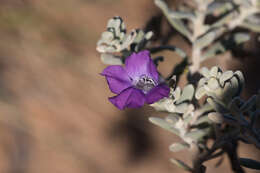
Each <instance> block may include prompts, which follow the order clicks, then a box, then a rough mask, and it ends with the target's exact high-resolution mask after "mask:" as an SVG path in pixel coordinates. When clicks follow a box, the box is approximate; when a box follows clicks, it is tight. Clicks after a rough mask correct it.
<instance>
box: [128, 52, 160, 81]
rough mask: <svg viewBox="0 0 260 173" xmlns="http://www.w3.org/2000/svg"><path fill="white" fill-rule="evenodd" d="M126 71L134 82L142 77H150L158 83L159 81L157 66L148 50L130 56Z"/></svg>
mask: <svg viewBox="0 0 260 173" xmlns="http://www.w3.org/2000/svg"><path fill="white" fill-rule="evenodd" d="M125 70H126V72H127V73H128V75H129V76H130V77H131V78H133V79H134V80H136V79H138V78H139V77H140V76H142V75H147V76H148V77H151V78H153V79H154V80H155V81H156V82H158V80H159V75H158V72H157V69H156V66H155V64H154V63H153V60H152V59H151V57H150V53H149V51H147V50H144V51H141V52H139V53H133V54H132V55H130V56H129V57H128V58H127V59H126V62H125Z"/></svg>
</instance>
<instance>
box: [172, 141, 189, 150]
mask: <svg viewBox="0 0 260 173" xmlns="http://www.w3.org/2000/svg"><path fill="white" fill-rule="evenodd" d="M188 148H189V144H187V143H174V144H172V145H170V147H169V149H170V151H172V152H178V151H183V150H186V149H188Z"/></svg>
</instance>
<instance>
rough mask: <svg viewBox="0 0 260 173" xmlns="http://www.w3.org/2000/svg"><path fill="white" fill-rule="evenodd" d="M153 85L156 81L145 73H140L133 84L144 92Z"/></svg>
mask: <svg viewBox="0 0 260 173" xmlns="http://www.w3.org/2000/svg"><path fill="white" fill-rule="evenodd" d="M155 86H156V82H155V81H154V80H153V79H152V78H150V77H148V76H146V75H142V76H141V77H140V78H139V79H138V81H137V82H136V84H135V87H136V88H138V89H141V90H142V91H143V92H144V93H147V92H148V91H149V90H151V89H152V88H153V87H155Z"/></svg>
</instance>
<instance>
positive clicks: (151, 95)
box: [101, 50, 170, 109]
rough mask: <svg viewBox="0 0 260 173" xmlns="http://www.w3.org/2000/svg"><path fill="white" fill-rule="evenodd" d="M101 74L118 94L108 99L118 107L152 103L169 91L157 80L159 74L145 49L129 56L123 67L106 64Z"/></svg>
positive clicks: (132, 106)
mask: <svg viewBox="0 0 260 173" xmlns="http://www.w3.org/2000/svg"><path fill="white" fill-rule="evenodd" d="M101 75H103V76H105V77H106V80H107V83H108V85H109V88H110V90H111V91H112V92H113V93H115V94H118V95H116V96H114V97H110V98H109V101H110V102H111V103H112V104H114V105H115V106H116V107H117V108H119V109H124V108H125V107H129V108H138V107H141V106H143V105H144V104H145V103H148V104H152V103H154V102H156V101H158V100H160V99H162V98H164V97H167V96H168V95H169V92H170V89H169V87H168V86H167V85H166V84H164V83H160V82H159V74H158V72H157V69H156V66H155V64H154V63H153V61H152V59H151V58H150V53H149V51H147V50H145V51H141V52H139V53H133V54H132V55H131V56H129V57H128V58H127V59H126V62H125V67H123V66H120V65H111V66H108V67H107V68H105V69H104V71H103V72H102V73H101Z"/></svg>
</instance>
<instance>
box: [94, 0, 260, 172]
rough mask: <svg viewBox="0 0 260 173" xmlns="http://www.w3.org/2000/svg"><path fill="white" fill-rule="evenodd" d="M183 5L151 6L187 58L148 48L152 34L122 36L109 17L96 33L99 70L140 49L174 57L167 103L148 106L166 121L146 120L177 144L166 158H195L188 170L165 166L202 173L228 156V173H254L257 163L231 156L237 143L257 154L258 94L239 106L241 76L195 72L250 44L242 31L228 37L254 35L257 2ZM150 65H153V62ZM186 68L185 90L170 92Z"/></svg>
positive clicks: (199, 0) (212, 0)
mask: <svg viewBox="0 0 260 173" xmlns="http://www.w3.org/2000/svg"><path fill="white" fill-rule="evenodd" d="M187 2H188V3H187V4H185V5H183V4H182V5H180V6H179V7H177V8H176V9H175V10H172V9H170V8H169V7H168V6H167V4H166V3H165V2H164V1H163V0H155V4H156V5H157V6H158V7H159V8H160V9H161V10H162V12H163V14H164V15H165V16H166V18H167V19H168V21H169V23H170V24H171V25H172V26H173V27H174V28H175V29H176V30H177V31H179V33H180V34H182V35H183V36H185V37H186V38H187V40H188V41H189V42H190V43H191V45H192V46H191V49H192V51H191V56H188V55H187V54H186V53H185V52H184V51H183V50H181V49H179V48H177V47H174V46H170V45H167V46H165V45H163V46H159V47H151V44H148V43H149V41H150V39H151V37H152V32H148V33H144V31H142V30H132V31H131V32H130V34H127V33H126V27H125V24H124V22H123V20H122V19H121V18H120V17H114V18H112V19H110V20H109V21H108V25H107V30H106V31H105V32H103V33H102V36H101V39H100V40H99V41H98V44H97V50H98V51H99V52H100V53H101V60H102V61H103V62H104V63H105V64H112V65H118V64H123V63H124V60H125V58H126V57H128V56H129V55H130V54H131V53H132V52H138V51H140V50H142V49H148V50H150V53H151V54H153V53H157V52H159V51H161V50H170V51H174V52H175V53H177V54H178V55H179V56H180V57H182V58H183V59H182V61H181V63H180V64H178V65H177V66H175V68H174V70H173V73H171V74H170V75H169V77H168V78H167V80H166V82H167V83H168V84H169V86H170V87H171V88H170V89H171V90H170V94H169V97H167V98H164V99H161V100H160V101H158V102H156V103H153V104H151V105H150V106H152V107H153V108H155V110H156V111H158V112H159V111H162V112H166V113H167V116H166V117H164V118H162V117H160V118H159V117H150V118H149V120H150V121H151V122H152V123H153V124H155V125H158V126H159V127H161V128H163V129H166V130H168V131H169V132H171V133H173V134H175V135H177V136H179V137H180V138H181V139H182V141H181V142H179V143H173V144H172V145H171V146H170V147H169V149H170V150H171V151H172V152H182V151H185V150H186V151H189V152H193V153H194V152H195V154H194V155H195V156H196V157H194V158H193V165H192V167H191V166H188V164H186V163H184V162H183V161H180V160H178V159H171V162H172V163H174V164H175V165H177V166H178V167H180V168H182V169H184V170H186V171H189V172H196V173H204V172H205V171H206V167H205V166H204V165H203V163H204V162H205V161H207V160H210V159H213V158H216V157H220V156H221V155H222V154H223V153H228V154H230V153H229V152H231V154H234V155H235V158H233V160H232V164H236V165H232V167H233V168H234V167H236V170H234V171H237V170H239V171H238V172H243V169H242V168H241V167H240V164H241V165H242V166H245V167H248V168H252V169H260V168H259V165H260V164H259V162H257V161H254V160H251V159H245V158H241V159H240V160H239V158H237V153H236V147H237V145H236V144H237V142H238V141H242V142H245V143H248V144H254V145H255V146H256V147H257V148H259V149H260V130H259V129H257V128H256V125H255V122H256V120H257V118H259V115H260V92H258V94H256V95H254V96H252V97H251V98H250V99H248V100H243V99H242V98H241V97H240V95H241V93H242V91H243V89H244V86H245V80H244V77H243V74H242V72H240V71H235V72H233V71H230V70H228V71H224V72H223V71H222V70H221V69H220V68H219V67H218V66H214V67H212V68H210V69H208V68H206V67H202V68H200V64H201V62H203V61H205V60H207V59H208V58H213V57H216V55H218V54H222V53H225V52H227V51H229V50H230V49H232V48H234V47H236V46H238V45H240V44H243V43H244V42H246V41H248V40H249V39H250V35H249V32H248V31H244V32H233V33H231V32H230V31H233V30H234V29H235V28H236V27H243V28H246V29H248V30H249V31H254V32H260V18H259V13H260V0H191V1H187ZM207 16H213V17H215V18H216V19H217V20H216V21H214V22H213V23H212V24H206V23H205V20H206V17H207ZM224 34H225V35H224ZM159 58H161V57H159ZM160 60H162V59H160ZM154 61H157V58H155V59H154ZM187 66H188V68H189V73H188V75H187V79H188V84H187V85H186V86H184V87H183V89H181V88H180V87H178V86H177V87H176V84H177V82H178V80H177V81H176V79H179V78H180V75H182V74H183V73H184V71H185V69H186V68H187ZM196 73H200V74H201V77H200V79H199V80H198V81H197V82H195V83H194V82H193V83H192V84H191V83H189V82H190V81H189V80H190V79H193V77H194V74H196ZM174 75H176V76H175V77H174ZM161 78H162V77H161ZM203 100H204V102H203ZM209 140H213V145H210V146H209V144H208V141H209ZM230 145H231V146H230ZM227 148H229V149H227ZM233 148H234V150H232V149H233ZM229 150H230V151H229ZM231 150H232V151H231ZM234 159H235V160H234Z"/></svg>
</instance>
